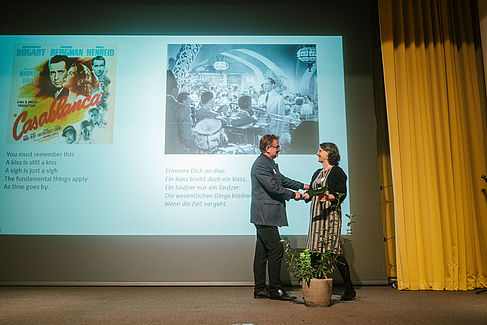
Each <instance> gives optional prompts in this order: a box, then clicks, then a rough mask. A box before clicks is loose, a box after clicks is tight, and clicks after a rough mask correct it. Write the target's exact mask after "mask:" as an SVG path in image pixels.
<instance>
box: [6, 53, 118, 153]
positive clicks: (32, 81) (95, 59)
mask: <svg viewBox="0 0 487 325" xmlns="http://www.w3.org/2000/svg"><path fill="white" fill-rule="evenodd" d="M14 52H15V53H14V62H13V72H12V91H11V97H10V106H9V111H8V112H9V116H8V128H7V138H6V139H7V141H6V142H7V143H8V144H18V143H49V144H95V143H105V144H106V143H112V142H113V111H114V90H115V87H114V81H115V68H116V51H115V47H113V46H99V45H98V46H73V45H64V44H63V45H46V44H35V45H25V44H17V45H16V47H15V50H14Z"/></svg>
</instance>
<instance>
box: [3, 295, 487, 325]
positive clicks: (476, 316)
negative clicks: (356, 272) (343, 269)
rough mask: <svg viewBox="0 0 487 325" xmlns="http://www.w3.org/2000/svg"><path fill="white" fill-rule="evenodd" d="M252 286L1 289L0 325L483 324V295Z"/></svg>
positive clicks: (486, 307)
mask: <svg viewBox="0 0 487 325" xmlns="http://www.w3.org/2000/svg"><path fill="white" fill-rule="evenodd" d="M288 291H289V292H290V293H291V294H293V295H295V296H297V297H298V299H297V300H296V301H295V302H287V301H275V300H267V299H254V298H253V288H251V287H9V286H5V287H0V324H4V325H6V324H229V325H230V324H255V325H257V324H259V325H264V324H265V325H267V324H293V325H294V324H355V325H356V324H487V292H484V293H480V294H476V293H475V292H474V291H455V292H446V291H397V290H396V289H393V288H392V287H390V286H362V287H358V288H357V299H355V300H353V301H347V302H341V301H340V300H339V298H340V294H341V288H340V287H336V288H334V292H333V297H332V299H333V300H332V305H331V306H330V307H327V308H312V307H306V306H305V305H304V301H303V299H302V291H301V290H300V288H298V287H294V288H290V289H289V290H288Z"/></svg>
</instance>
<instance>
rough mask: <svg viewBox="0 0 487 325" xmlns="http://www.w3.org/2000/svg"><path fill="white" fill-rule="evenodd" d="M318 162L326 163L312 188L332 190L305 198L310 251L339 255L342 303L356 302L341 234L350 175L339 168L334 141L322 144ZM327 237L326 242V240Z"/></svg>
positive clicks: (337, 152) (338, 264)
mask: <svg viewBox="0 0 487 325" xmlns="http://www.w3.org/2000/svg"><path fill="white" fill-rule="evenodd" d="M316 155H317V156H318V162H320V163H322V164H323V168H319V169H318V170H317V171H316V172H315V173H314V174H313V177H312V178H311V182H310V187H311V188H312V189H318V188H322V187H324V186H327V187H328V191H327V192H326V193H325V194H322V195H316V196H313V197H311V198H310V197H309V195H308V194H306V193H305V194H304V197H303V198H304V199H305V200H306V201H307V202H309V201H311V209H310V211H311V213H310V215H311V220H310V226H309V231H308V239H307V243H306V248H308V249H312V250H315V251H319V252H325V251H327V250H329V251H331V252H332V254H336V255H337V265H336V266H337V268H338V271H339V272H340V275H341V276H342V278H343V282H344V283H345V292H344V294H343V295H342V297H341V300H352V299H353V298H355V296H356V293H355V289H354V288H353V285H352V280H351V278H350V269H349V267H348V263H347V260H346V259H345V256H343V250H342V245H341V241H340V233H341V228H342V216H341V209H340V205H341V203H342V202H343V200H344V199H345V197H346V194H347V185H346V182H347V175H346V174H345V172H344V171H343V169H341V168H340V167H338V162H339V161H340V153H339V151H338V147H337V146H336V145H335V144H334V143H331V142H324V143H322V144H320V148H319V151H318V153H317V154H316ZM322 238H324V240H322Z"/></svg>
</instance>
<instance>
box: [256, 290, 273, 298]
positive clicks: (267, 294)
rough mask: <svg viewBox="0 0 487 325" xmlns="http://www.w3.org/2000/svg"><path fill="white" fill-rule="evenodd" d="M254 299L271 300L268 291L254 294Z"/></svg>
mask: <svg viewBox="0 0 487 325" xmlns="http://www.w3.org/2000/svg"><path fill="white" fill-rule="evenodd" d="M254 298H255V299H266V298H269V292H267V290H261V291H257V292H254Z"/></svg>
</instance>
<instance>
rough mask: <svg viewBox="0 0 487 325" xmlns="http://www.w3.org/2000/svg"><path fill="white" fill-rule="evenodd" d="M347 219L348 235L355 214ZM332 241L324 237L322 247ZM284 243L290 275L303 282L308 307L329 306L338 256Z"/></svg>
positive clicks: (327, 251) (328, 251)
mask: <svg viewBox="0 0 487 325" xmlns="http://www.w3.org/2000/svg"><path fill="white" fill-rule="evenodd" d="M346 217H347V218H349V222H348V223H347V234H351V225H352V223H353V221H352V217H353V214H351V215H348V214H347V215H346ZM330 239H332V238H324V237H323V236H322V237H321V242H322V247H327V245H326V242H327V240H330ZM282 241H283V242H284V244H285V253H286V257H287V259H286V262H287V265H288V270H289V273H290V274H291V275H292V276H293V277H295V278H296V279H298V280H299V281H300V282H301V284H302V288H303V294H304V300H305V304H306V306H320V307H327V306H329V305H330V302H331V294H332V288H333V279H332V278H331V275H332V273H333V272H334V270H335V267H336V265H337V263H339V262H338V261H337V255H336V254H334V253H333V252H332V251H331V250H325V251H317V250H312V249H304V250H299V249H296V248H292V247H291V245H290V244H289V243H288V242H287V241H286V240H282Z"/></svg>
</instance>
